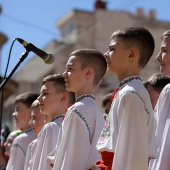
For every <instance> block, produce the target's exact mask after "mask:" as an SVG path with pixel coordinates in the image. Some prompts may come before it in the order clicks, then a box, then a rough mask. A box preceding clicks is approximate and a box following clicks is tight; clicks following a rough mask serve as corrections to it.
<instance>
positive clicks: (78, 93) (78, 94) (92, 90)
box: [75, 87, 96, 98]
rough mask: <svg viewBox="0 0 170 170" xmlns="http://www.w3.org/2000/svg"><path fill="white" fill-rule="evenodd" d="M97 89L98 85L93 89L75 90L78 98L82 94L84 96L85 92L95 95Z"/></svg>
mask: <svg viewBox="0 0 170 170" xmlns="http://www.w3.org/2000/svg"><path fill="white" fill-rule="evenodd" d="M95 91H96V87H93V88H91V89H86V90H82V91H79V92H75V97H76V98H78V97H80V96H82V95H84V94H91V95H94V94H95Z"/></svg>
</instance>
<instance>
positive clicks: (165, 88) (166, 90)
mask: <svg viewBox="0 0 170 170" xmlns="http://www.w3.org/2000/svg"><path fill="white" fill-rule="evenodd" d="M162 93H163V94H166V93H170V83H169V84H167V85H166V86H165V87H164V88H163V90H162Z"/></svg>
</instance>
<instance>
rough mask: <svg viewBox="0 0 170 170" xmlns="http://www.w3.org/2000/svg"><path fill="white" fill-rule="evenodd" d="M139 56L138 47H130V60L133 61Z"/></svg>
mask: <svg viewBox="0 0 170 170" xmlns="http://www.w3.org/2000/svg"><path fill="white" fill-rule="evenodd" d="M137 56H138V51H137V49H136V48H134V47H133V48H131V49H130V55H129V61H133V60H135V59H136V58H137Z"/></svg>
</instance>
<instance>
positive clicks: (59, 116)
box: [50, 114, 65, 122]
mask: <svg viewBox="0 0 170 170" xmlns="http://www.w3.org/2000/svg"><path fill="white" fill-rule="evenodd" d="M64 117H65V115H63V114H61V115H57V116H56V117H55V118H53V119H52V120H51V121H50V122H54V121H55V120H57V119H60V118H62V120H63V119H64Z"/></svg>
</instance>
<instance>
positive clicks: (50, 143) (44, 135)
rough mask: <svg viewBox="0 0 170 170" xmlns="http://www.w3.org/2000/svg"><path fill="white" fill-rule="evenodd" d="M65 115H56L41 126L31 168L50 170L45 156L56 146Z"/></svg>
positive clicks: (33, 169) (32, 169) (34, 169)
mask: <svg viewBox="0 0 170 170" xmlns="http://www.w3.org/2000/svg"><path fill="white" fill-rule="evenodd" d="M64 117H65V115H64V114H63V115H58V116H56V117H55V118H54V119H53V120H52V121H51V122H50V123H47V124H46V125H44V127H43V128H42V130H41V132H40V133H39V134H38V137H37V147H36V150H35V153H34V156H33V159H32V165H31V170H48V169H49V170H51V167H50V164H49V163H48V162H47V156H48V154H50V153H51V152H52V151H53V150H54V149H55V147H56V144H57V140H58V134H59V131H60V127H61V124H62V121H63V119H64Z"/></svg>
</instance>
